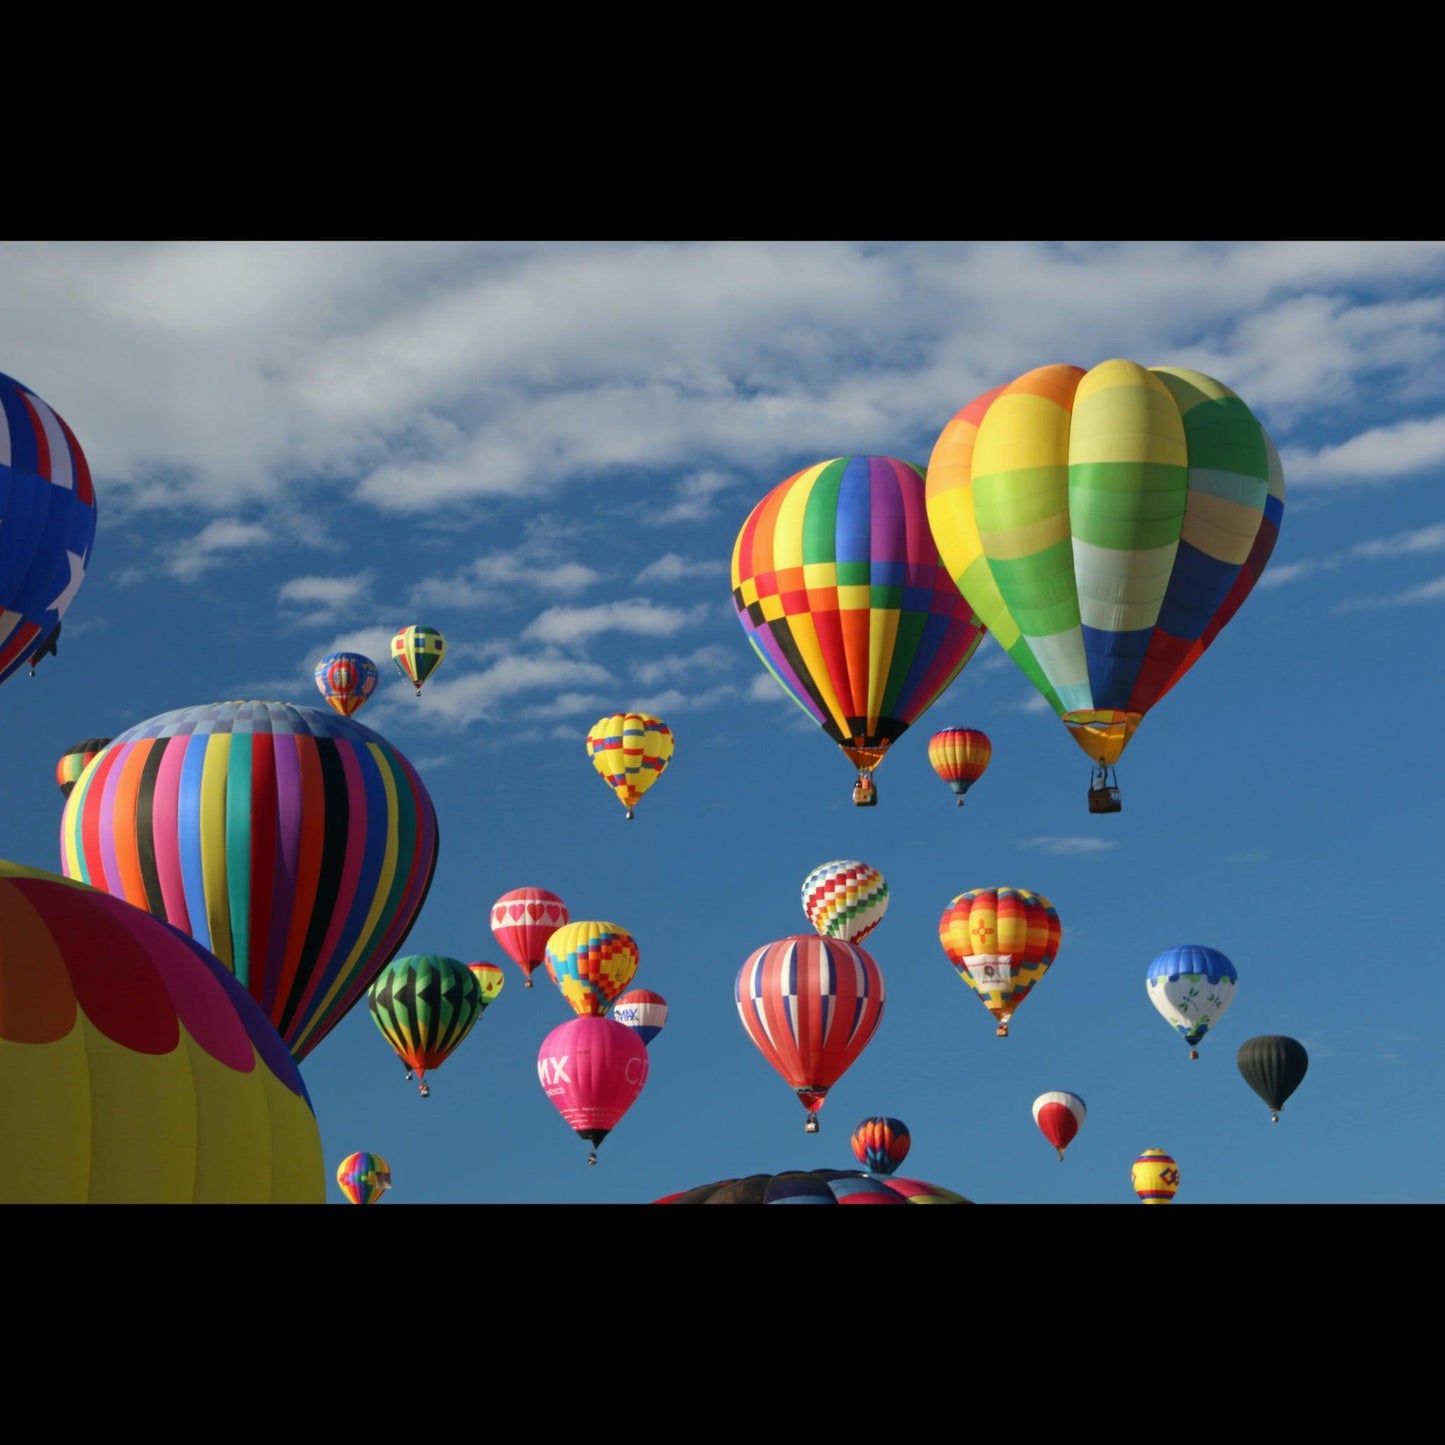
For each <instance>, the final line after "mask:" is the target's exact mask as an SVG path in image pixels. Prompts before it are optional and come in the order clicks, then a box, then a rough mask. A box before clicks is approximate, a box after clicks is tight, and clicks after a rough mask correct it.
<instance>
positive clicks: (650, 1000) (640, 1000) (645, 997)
mask: <svg viewBox="0 0 1445 1445" xmlns="http://www.w3.org/2000/svg"><path fill="white" fill-rule="evenodd" d="M609 1017H611V1018H614V1019H616V1020H617V1022H618V1023H620V1024H621V1025H622V1026H623V1027H624V1028H629V1029H635V1030H636V1031H637V1036H638V1038H640V1039H641V1040H642V1042H643V1043H645V1044H650V1043H651V1042H652V1041H653V1039H655V1038H656V1037H657V1036H658V1034H660V1033H661V1032H662V1029H663V1025H665V1024H666V1023H667V1000H666V999H665V998H663V996H662V995H661V994H660V993H654V992H653V991H652V990H651V989H650V988H630V989H628V990H627V992H626V993H621V994H618V995H617V998H616V999H615V1000H614V1002H613V1004H612V1010H611V1013H610V1015H609Z"/></svg>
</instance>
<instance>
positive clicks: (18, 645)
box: [0, 375, 96, 682]
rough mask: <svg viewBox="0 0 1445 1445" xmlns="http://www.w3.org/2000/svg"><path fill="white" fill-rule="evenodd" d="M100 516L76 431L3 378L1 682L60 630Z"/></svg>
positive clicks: (0, 387)
mask: <svg viewBox="0 0 1445 1445" xmlns="http://www.w3.org/2000/svg"><path fill="white" fill-rule="evenodd" d="M95 517H96V511H95V487H94V486H93V484H92V482H91V478H90V467H89V465H88V464H87V462H86V460H85V453H84V452H83V451H81V449H80V443H79V442H78V441H77V440H76V439H75V433H74V432H72V431H71V429H70V428H69V426H67V425H66V423H65V421H64V419H63V418H62V417H61V416H60V414H59V413H58V412H56V411H54V410H52V409H51V408H50V407H49V406H48V405H46V403H45V402H43V401H42V400H41V399H40V398H39V397H38V396H36V395H35V393H34V392H33V391H31V390H30V388H29V387H28V386H24V385H22V384H21V383H20V382H18V381H15V380H13V379H12V378H11V377H8V376H3V375H0V682H4V681H5V679H6V678H8V677H9V676H10V675H11V674H12V673H13V672H15V671H16V670H17V669H18V668H21V667H24V666H25V665H26V663H27V662H30V661H31V656H32V654H34V653H35V652H36V651H37V648H41V647H42V646H43V644H45V643H46V642H48V641H51V640H52V637H53V634H54V633H55V632H56V631H57V629H58V628H59V626H60V619H61V618H62V617H64V616H65V614H66V612H67V611H68V610H69V607H70V604H71V602H73V601H74V600H75V594H76V592H78V591H79V590H80V584H81V583H82V582H84V581H85V569H86V568H87V567H88V566H89V565H90V553H91V547H92V546H93V544H94V542H95ZM32 670H33V663H32Z"/></svg>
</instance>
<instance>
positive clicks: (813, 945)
mask: <svg viewBox="0 0 1445 1445" xmlns="http://www.w3.org/2000/svg"><path fill="white" fill-rule="evenodd" d="M735 992H736V995H737V1006H738V1017H739V1018H740V1019H741V1020H742V1025H743V1028H744V1029H745V1030H746V1032H747V1035H748V1037H749V1038H750V1039H751V1040H752V1041H753V1043H754V1045H755V1046H756V1047H757V1049H758V1052H759V1053H761V1054H762V1056H763V1057H764V1058H765V1059H766V1060H767V1061H768V1063H770V1064H771V1065H772V1066H773V1068H774V1069H775V1070H776V1071H777V1072H778V1074H779V1075H781V1076H782V1078H783V1079H784V1080H785V1081H786V1082H787V1083H788V1084H789V1085H790V1086H791V1087H792V1089H793V1091H794V1092H795V1093H796V1094H797V1096H798V1098H799V1100H800V1101H801V1103H802V1105H803V1108H804V1109H805V1110H807V1114H808V1125H809V1126H810V1129H809V1132H816V1130H817V1123H816V1115H817V1111H818V1110H819V1109H820V1108H822V1106H823V1103H824V1100H825V1099H826V1098H827V1095H828V1090H829V1089H831V1088H832V1087H833V1085H834V1084H836V1083H837V1082H838V1080H839V1079H840V1078H842V1076H843V1074H844V1073H845V1072H846V1071H847V1070H848V1069H850V1068H851V1067H852V1066H853V1064H854V1063H856V1062H857V1060H858V1057H859V1055H860V1054H861V1053H862V1052H863V1050H864V1049H865V1048H867V1047H868V1043H869V1041H870V1040H871V1039H872V1038H873V1035H874V1034H875V1033H876V1032H877V1030H878V1025H879V1024H880V1023H881V1022H882V1021H883V1006H884V1002H885V989H884V984H883V972H882V970H881V969H880V968H879V967H878V965H877V964H876V963H875V962H874V961H873V958H872V956H871V955H869V954H867V953H865V952H864V951H863V950H862V949H861V948H860V947H859V946H858V945H857V944H856V943H849V942H848V941H847V940H846V939H842V938H824V937H822V936H821V935H819V934H794V935H792V936H790V937H788V938H782V939H779V940H778V941H777V942H775V943H769V944H765V945H764V946H763V947H762V948H759V949H756V950H754V952H753V953H752V954H750V955H749V956H748V959H747V961H746V962H745V963H744V964H743V966H742V968H741V969H740V970H739V971H738V977H737V983H736V988H735Z"/></svg>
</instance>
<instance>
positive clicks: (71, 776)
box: [55, 738, 110, 798]
mask: <svg viewBox="0 0 1445 1445" xmlns="http://www.w3.org/2000/svg"><path fill="white" fill-rule="evenodd" d="M109 745H110V739H109V738H86V739H85V741H84V742H79V743H76V744H75V745H74V747H69V748H66V750H65V751H64V752H63V753H61V755H60V759H59V761H58V762H57V763H56V764H55V781H56V782H57V783H58V784H59V785H60V795H61V797H63V798H68V797H69V796H70V790H71V789H72V788H73V787H74V786H75V785H76V783H77V782H78V781H79V779H80V775H81V774H82V773H83V772H84V771H85V765H86V764H87V763H88V762H89V761H90V760H91V759H92V758H93V757H95V756H97V755H98V754H99V753H100V752H101V750H102V749H103V748H106V747H108V746H109Z"/></svg>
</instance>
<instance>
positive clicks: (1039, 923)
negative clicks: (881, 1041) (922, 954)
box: [938, 888, 1063, 1038]
mask: <svg viewBox="0 0 1445 1445" xmlns="http://www.w3.org/2000/svg"><path fill="white" fill-rule="evenodd" d="M1062 938H1063V929H1062V925H1061V924H1060V923H1059V915H1058V913H1057V912H1056V911H1055V909H1054V905H1053V904H1052V903H1050V902H1049V900H1048V899H1047V898H1045V897H1044V896H1043V894H1042V893H1034V892H1031V891H1030V890H1029V889H1027V888H975V889H973V890H971V891H970V892H968V893H960V894H959V895H958V896H957V897H956V898H954V899H953V900H952V902H950V903H949V905H948V907H947V908H945V909H944V910H943V916H942V918H940V919H939V921H938V940H939V942H940V943H941V944H942V945H943V951H944V953H945V954H946V955H947V956H948V961H949V962H950V963H951V964H952V965H953V967H954V971H955V972H956V973H957V974H958V976H959V977H960V978H961V979H962V980H963V981H964V983H966V984H967V985H968V987H969V988H970V989H971V990H972V991H973V993H974V994H976V995H977V996H978V998H979V999H980V1000H981V1001H982V1003H983V1005H984V1007H985V1008H986V1009H988V1011H989V1012H990V1013H991V1014H992V1015H993V1016H994V1018H995V1019H996V1020H997V1022H998V1028H997V1029H996V1030H995V1032H996V1033H997V1034H998V1035H999V1037H1000V1038H1005V1037H1007V1035H1008V1028H1009V1020H1010V1019H1011V1018H1012V1017H1013V1015H1014V1012H1015V1010H1016V1009H1017V1008H1018V1007H1019V1005H1020V1004H1022V1003H1023V1001H1024V1000H1025V999H1026V998H1027V997H1028V996H1029V994H1030V993H1032V992H1033V989H1034V986H1035V985H1036V984H1037V983H1038V982H1039V980H1040V979H1041V978H1043V976H1044V974H1045V973H1047V972H1048V970H1049V967H1050V965H1051V964H1052V963H1053V961H1054V958H1055V957H1056V956H1057V954H1058V951H1059V944H1060V942H1061V941H1062Z"/></svg>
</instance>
